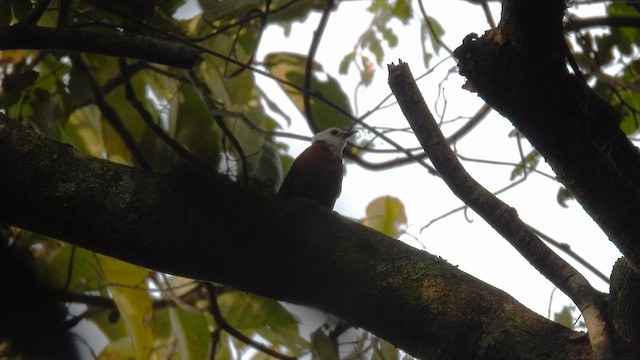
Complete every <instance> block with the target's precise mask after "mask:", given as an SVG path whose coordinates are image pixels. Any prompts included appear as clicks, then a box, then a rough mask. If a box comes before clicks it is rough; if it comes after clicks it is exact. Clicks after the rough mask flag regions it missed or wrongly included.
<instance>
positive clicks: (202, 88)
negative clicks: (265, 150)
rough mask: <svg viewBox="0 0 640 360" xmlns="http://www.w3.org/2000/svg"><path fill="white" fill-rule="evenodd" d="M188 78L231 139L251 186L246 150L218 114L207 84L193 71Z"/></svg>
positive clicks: (244, 180)
mask: <svg viewBox="0 0 640 360" xmlns="http://www.w3.org/2000/svg"><path fill="white" fill-rule="evenodd" d="M187 77H188V78H189V80H190V81H191V84H192V85H193V87H194V88H195V89H196V90H197V91H198V92H199V93H200V97H201V98H202V100H203V101H204V103H205V104H206V106H207V109H209V112H210V113H211V116H212V117H213V120H214V121H215V122H216V124H217V125H218V127H219V128H220V130H222V133H223V134H224V136H225V137H226V138H227V139H229V141H230V142H231V145H233V148H234V150H235V151H236V153H237V154H238V157H240V166H241V169H242V180H243V183H244V184H245V185H248V184H249V163H248V162H247V156H246V155H245V153H244V150H243V149H242V145H240V142H239V141H238V139H237V138H236V137H235V135H233V132H231V129H229V127H228V126H227V124H226V123H225V122H224V118H223V117H222V116H220V115H219V114H217V105H216V103H215V102H214V101H213V99H212V98H211V91H210V90H209V88H208V87H207V84H205V83H204V82H203V81H202V79H200V78H199V77H198V75H197V74H196V73H195V71H194V70H193V69H192V70H189V71H188V72H187Z"/></svg>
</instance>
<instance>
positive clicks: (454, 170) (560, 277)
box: [389, 63, 613, 359]
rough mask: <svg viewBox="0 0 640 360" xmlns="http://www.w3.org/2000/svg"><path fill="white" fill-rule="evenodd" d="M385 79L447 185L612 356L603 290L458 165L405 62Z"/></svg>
mask: <svg viewBox="0 0 640 360" xmlns="http://www.w3.org/2000/svg"><path fill="white" fill-rule="evenodd" d="M389 85H390V86H391V90H392V91H393V93H394V94H395V95H396V98H397V99H398V104H399V105H400V108H401V109H402V112H403V113H404V115H405V117H406V118H407V120H408V121H409V124H410V125H411V128H412V129H413V131H414V133H415V135H416V137H417V138H418V140H419V141H420V144H421V145H422V147H423V148H424V150H425V151H426V152H427V153H429V155H430V156H429V157H430V158H431V161H432V162H433V165H434V166H435V167H436V169H437V170H438V172H439V173H440V176H441V177H442V179H443V180H444V181H445V182H446V183H447V185H448V186H449V188H451V190H452V191H453V192H454V193H455V194H456V196H458V197H459V198H460V200H462V201H463V202H464V203H465V204H467V205H468V206H469V207H470V208H471V209H473V210H474V211H475V212H476V213H478V215H480V216H481V217H482V218H483V219H484V220H486V221H487V223H488V224H489V225H491V227H493V228H494V229H495V230H496V231H497V232H498V233H500V235H502V236H503V237H504V238H505V239H506V240H507V241H509V243H510V244H511V245H512V246H513V247H514V248H516V250H518V252H519V253H520V254H521V255H522V256H523V257H524V258H525V259H527V261H529V263H531V265H533V266H534V267H535V268H536V269H537V270H538V271H540V272H541V273H542V274H543V275H544V276H545V277H546V278H547V279H549V280H550V281H551V282H552V283H553V284H554V285H555V286H557V287H558V288H559V289H560V290H562V291H563V292H564V293H565V294H567V296H569V297H570V298H571V300H573V302H574V303H575V304H576V305H577V306H578V308H579V309H580V311H581V312H582V314H583V316H584V318H585V322H586V323H587V327H588V329H589V338H590V340H591V344H592V346H593V350H594V355H596V358H597V359H607V358H613V341H612V340H611V337H610V335H609V329H610V325H608V316H607V309H606V305H605V304H606V302H605V297H604V294H602V293H600V292H598V291H596V290H595V289H593V287H591V285H589V282H588V281H587V279H585V278H584V277H583V276H582V275H581V274H580V273H579V272H578V271H577V270H576V269H574V268H573V267H572V266H571V265H569V264H568V263H567V262H566V261H564V260H563V259H562V258H561V257H560V256H558V255H557V254H556V253H555V252H553V251H552V250H551V249H550V248H548V247H547V246H546V245H544V244H543V243H542V241H541V240H540V239H539V238H538V237H537V236H536V234H535V233H534V232H533V231H532V230H531V229H530V228H529V227H528V226H527V225H526V224H525V223H524V222H522V220H520V218H519V217H518V214H517V213H516V211H515V209H513V208H511V207H509V206H508V205H507V204H505V203H504V202H502V201H501V200H500V199H498V198H497V197H496V196H494V195H493V194H492V193H491V192H489V190H487V189H485V188H484V187H482V185H480V184H479V183H478V182H477V181H475V180H474V179H473V178H472V177H471V175H469V173H467V172H466V170H465V169H464V168H463V167H462V165H461V164H460V161H458V158H457V157H456V155H455V153H454V152H453V150H451V148H449V146H448V145H447V142H446V139H445V137H444V135H443V134H442V132H441V131H440V128H439V126H438V123H437V121H436V119H435V118H434V117H433V115H432V114H431V112H430V111H429V109H428V107H427V104H426V102H425V100H424V98H423V97H422V95H421V93H420V90H419V89H418V85H417V84H416V83H415V81H414V79H413V76H412V75H411V71H410V70H409V66H408V65H407V64H406V63H400V64H398V65H389Z"/></svg>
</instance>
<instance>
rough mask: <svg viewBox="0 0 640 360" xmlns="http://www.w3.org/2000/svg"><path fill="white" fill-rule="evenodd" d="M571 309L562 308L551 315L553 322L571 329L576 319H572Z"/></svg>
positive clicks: (570, 307) (567, 306)
mask: <svg viewBox="0 0 640 360" xmlns="http://www.w3.org/2000/svg"><path fill="white" fill-rule="evenodd" d="M572 309H573V307H572V306H570V305H566V306H563V307H562V309H561V310H560V311H559V312H557V313H555V314H553V321H555V322H557V323H558V324H561V325H564V326H566V327H568V328H569V329H573V324H574V323H575V321H576V319H575V318H574V317H573V313H572V312H571V311H572Z"/></svg>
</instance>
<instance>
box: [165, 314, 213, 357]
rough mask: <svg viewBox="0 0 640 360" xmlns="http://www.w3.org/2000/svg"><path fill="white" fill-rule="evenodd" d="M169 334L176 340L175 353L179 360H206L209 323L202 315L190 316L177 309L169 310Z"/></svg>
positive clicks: (209, 340) (209, 338) (208, 342)
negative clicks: (178, 355)
mask: <svg viewBox="0 0 640 360" xmlns="http://www.w3.org/2000/svg"><path fill="white" fill-rule="evenodd" d="M169 318H170V321H171V332H172V334H173V336H175V338H176V339H177V344H176V345H174V346H175V351H176V353H177V354H180V358H181V359H206V358H207V355H208V353H209V346H210V345H209V344H210V342H211V336H210V334H209V323H208V322H207V319H206V318H205V317H204V316H203V315H202V314H192V313H189V312H186V311H184V310H182V309H180V308H177V307H171V308H169Z"/></svg>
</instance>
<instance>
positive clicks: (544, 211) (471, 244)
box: [258, 0, 619, 316]
mask: <svg viewBox="0 0 640 360" xmlns="http://www.w3.org/2000/svg"><path fill="white" fill-rule="evenodd" d="M491 3H492V10H493V15H494V18H495V20H496V21H499V19H500V7H499V5H500V4H499V3H497V2H491ZM369 4H370V2H369V1H343V2H341V3H340V7H339V8H338V10H337V11H335V12H334V13H333V14H332V15H331V18H330V20H329V23H328V26H327V29H326V31H325V35H324V38H323V40H322V43H321V46H320V47H319V49H318V53H317V55H316V60H317V61H318V62H319V63H320V64H322V65H323V67H324V70H325V71H326V72H328V73H329V74H331V75H332V76H335V77H338V79H339V81H340V82H341V84H342V85H343V89H344V90H345V91H346V92H347V94H350V95H351V94H353V93H354V89H355V85H356V84H357V80H358V79H357V74H356V73H355V71H352V73H350V74H349V76H339V74H338V64H339V62H340V60H341V59H342V57H343V56H344V55H345V54H347V53H348V52H349V51H351V50H352V49H353V47H354V45H355V44H356V42H357V40H358V37H359V36H360V35H361V34H362V32H364V31H365V29H366V28H367V26H368V25H369V23H370V21H371V16H370V15H369V14H368V13H367V12H366V11H365V10H364V9H365V8H366V7H367V6H368V5H369ZM424 4H425V7H426V10H427V13H428V14H429V15H430V16H432V17H434V18H436V19H437V20H438V21H439V22H440V23H441V24H442V26H443V28H444V29H445V31H446V35H445V37H444V41H445V43H446V44H447V45H448V46H449V47H450V48H451V49H455V48H456V47H457V46H458V45H459V44H461V42H462V39H463V38H464V36H466V35H467V34H469V33H471V32H476V33H478V34H482V33H483V32H484V31H485V30H487V29H488V27H489V26H488V25H487V23H486V20H485V17H484V14H483V13H482V11H481V9H480V7H478V6H473V5H470V4H469V3H467V2H465V1H446V2H443V1H437V0H425V1H424ZM414 7H415V10H416V12H417V11H418V6H417V4H415V3H414ZM603 9H604V8H603V7H602V5H599V6H596V7H591V8H582V9H581V11H586V12H588V13H593V12H596V13H597V12H600V13H602V11H603ZM417 18H418V19H421V17H420V16H417ZM318 19H319V15H318V16H311V17H310V18H309V19H308V21H307V22H306V23H305V24H298V25H296V26H294V28H293V31H292V35H291V36H290V37H288V38H286V37H284V36H283V32H282V30H281V29H280V28H277V27H271V28H269V29H268V30H267V32H266V33H265V35H264V38H263V40H262V44H261V45H262V46H261V48H260V51H259V54H258V59H261V58H262V56H264V55H265V54H267V53H269V52H278V51H292V52H299V53H302V54H305V53H306V52H307V51H308V46H309V43H310V41H311V37H312V34H313V30H314V29H315V27H316V24H317V22H318ZM394 31H395V32H396V34H397V35H399V37H400V46H399V47H398V48H395V49H392V50H389V49H387V50H385V60H384V62H383V66H382V68H380V69H378V72H377V74H376V77H375V79H374V84H373V85H372V86H371V87H370V88H368V89H366V90H365V91H364V92H362V91H360V92H359V93H358V109H359V114H363V113H365V112H366V111H367V110H369V109H371V108H373V107H374V106H376V105H377V104H378V103H379V102H380V101H381V100H382V99H383V98H384V97H385V96H387V95H388V94H389V93H390V90H389V87H388V85H387V71H386V64H388V63H391V62H396V63H397V59H399V58H400V59H402V60H403V61H405V62H408V63H409V65H410V67H411V69H412V72H413V74H414V76H416V77H417V76H419V75H421V74H423V73H424V72H426V69H425V67H424V65H423V63H422V57H421V53H420V51H421V47H420V38H419V23H418V22H417V21H414V22H413V23H412V24H410V25H409V26H407V27H404V26H402V25H401V24H400V23H398V24H397V26H396V27H394ZM446 56H447V54H446V53H445V52H444V51H442V52H441V53H440V55H439V56H437V58H434V59H433V60H432V62H431V64H432V65H434V64H437V63H438V61H439V58H442V57H446ZM451 69H453V70H456V71H454V72H453V73H451V74H450V75H449V77H448V80H447V81H446V82H444V83H443V84H442V90H443V91H444V94H445V96H446V102H447V103H446V110H447V111H446V114H445V116H444V119H445V120H451V119H455V118H456V117H457V116H471V115H473V114H474V113H475V112H476V111H477V110H478V108H479V107H480V105H481V104H482V102H481V100H479V99H478V97H477V96H476V95H475V94H471V93H469V92H467V91H465V90H462V89H461V88H460V87H461V86H462V84H463V82H464V81H463V79H462V77H461V76H460V75H458V74H457V69H456V68H455V62H454V60H452V59H450V60H448V61H447V62H446V63H445V64H444V65H441V66H440V67H438V68H437V69H436V71H434V72H433V74H431V75H429V76H427V77H426V78H424V79H422V80H421V81H420V82H419V86H420V87H421V90H422V92H423V95H424V96H425V98H426V99H427V103H428V104H429V106H431V110H432V112H434V115H436V113H438V112H441V111H442V109H443V100H442V98H440V99H439V100H437V99H438V87H439V85H440V83H441V81H442V79H444V78H445V77H446V74H447V72H448V71H449V70H451ZM260 81H261V83H264V84H265V86H269V83H270V81H269V80H266V79H261V80H260ZM271 86H272V87H271V88H272V89H273V92H271V91H270V92H269V94H273V93H275V92H277V91H279V89H278V87H277V86H273V85H271ZM392 100H394V99H392ZM436 101H438V103H437V104H436ZM279 104H280V105H281V106H283V104H286V105H285V106H284V108H285V109H286V111H287V113H288V114H289V115H290V116H291V117H292V119H293V120H292V127H291V128H290V129H288V130H289V131H291V132H295V133H299V134H310V133H309V130H308V129H307V128H306V123H305V122H304V120H303V118H302V115H300V114H299V112H298V111H297V110H296V109H295V107H293V105H290V106H289V105H288V100H287V99H286V98H283V100H282V101H280V102H279ZM436 116H437V115H436ZM368 122H369V123H370V124H377V125H383V126H389V127H405V126H407V123H406V120H405V119H404V117H403V116H402V114H401V112H400V110H399V108H398V107H397V106H392V107H390V108H387V109H385V110H382V111H379V112H377V113H376V114H375V115H374V116H372V117H371V118H370V119H369V120H368ZM463 123H464V121H462V122H460V121H459V122H454V123H452V124H451V125H449V126H446V127H445V128H444V129H445V132H446V133H451V132H453V131H455V129H456V128H457V127H458V126H460V125H462V124H463ZM511 130H512V126H511V124H510V123H509V122H508V121H507V120H506V119H504V118H502V117H501V116H500V115H499V114H497V113H495V112H492V113H491V114H490V115H489V117H488V118H487V119H485V120H484V121H483V122H482V123H481V124H480V125H479V126H478V127H477V128H476V129H474V130H473V132H472V133H471V134H469V135H468V136H466V137H465V138H464V139H462V141H460V142H459V143H458V144H457V149H458V151H459V152H460V154H462V155H465V156H467V157H471V158H477V159H487V160H497V161H505V162H511V163H516V162H518V161H519V159H520V158H519V153H518V148H517V143H516V140H515V138H509V137H508V134H509V132H510V131H511ZM360 136H362V135H360ZM287 142H288V143H290V144H291V155H292V156H295V155H297V154H298V153H300V152H301V151H302V150H303V149H304V148H305V147H306V146H308V143H303V142H299V141H291V142H289V141H287ZM416 144H417V143H415V142H413V143H411V146H415V145H416ZM529 150H530V147H529V146H528V145H527V144H526V142H525V149H524V152H525V154H526V153H527V152H528V151H529ZM463 164H464V165H465V167H466V168H467V170H468V171H469V172H470V173H471V174H472V175H473V176H474V177H476V179H477V180H478V181H479V182H480V183H481V184H483V185H484V186H485V187H486V188H488V189H489V190H492V191H496V190H498V189H501V188H503V187H505V186H507V185H508V184H510V180H509V177H510V173H511V170H512V167H509V166H499V165H488V164H479V163H474V162H463ZM539 170H541V171H544V172H545V173H547V174H551V175H552V174H553V173H552V172H551V170H550V169H549V167H548V166H547V165H546V164H544V163H543V164H541V165H540V166H539ZM558 189H559V184H558V183H556V182H555V181H553V180H550V179H548V178H546V177H543V176H541V175H539V174H535V173H533V174H530V176H529V179H528V180H527V181H526V182H525V183H524V184H521V185H519V186H518V187H516V188H515V189H512V190H509V191H507V192H505V193H503V194H501V195H500V198H501V199H502V200H503V201H505V202H506V203H508V204H509V205H511V206H512V207H514V208H516V209H517V211H518V213H519V215H520V217H521V218H522V219H523V220H524V221H525V222H527V223H529V224H530V225H532V226H534V227H536V228H537V229H539V230H541V231H543V232H544V233H546V234H547V235H549V236H551V237H552V238H554V239H556V240H558V241H560V242H563V243H567V244H569V245H570V246H571V248H572V249H573V250H574V251H576V252H577V253H578V254H580V255H582V256H583V258H585V259H586V260H587V261H589V262H590V263H591V264H593V265H595V266H596V267H597V268H598V269H600V270H601V271H602V272H603V273H605V274H606V275H609V274H610V272H611V267H612V265H613V263H614V262H615V260H616V259H617V258H618V257H619V253H618V251H617V249H616V248H615V247H614V246H613V245H611V243H610V242H609V241H608V240H607V239H606V236H605V235H604V234H603V233H602V231H601V230H600V229H599V228H598V227H597V226H596V225H595V224H594V223H593V222H592V221H591V219H590V218H589V217H588V215H586V214H585V213H584V211H583V210H582V208H581V207H580V206H579V205H578V204H577V203H576V202H575V201H570V202H569V205H570V206H569V208H568V209H563V208H561V207H560V206H559V205H558V204H557V202H556V193H557V190H558ZM382 195H391V196H394V197H398V198H399V199H400V200H401V201H402V202H403V203H404V204H405V206H406V211H407V215H408V219H409V223H410V226H409V228H408V229H407V233H408V235H406V236H403V237H402V240H403V241H405V242H407V243H408V244H411V245H413V246H416V247H418V248H424V249H425V250H426V251H428V252H430V253H432V254H434V255H438V256H441V257H442V258H444V259H446V260H447V261H449V262H450V263H452V264H454V265H457V266H459V267H460V268H461V269H462V270H464V271H466V272H468V273H470V274H472V275H474V276H476V277H478V278H479V279H481V280H483V281H485V282H487V283H490V284H492V285H494V286H496V287H498V288H500V289H502V290H504V291H506V292H507V293H509V294H511V295H512V296H513V297H515V298H516V299H517V300H518V301H520V302H521V303H523V304H524V305H526V306H527V307H529V308H530V309H532V310H534V311H536V312H537V313H539V314H541V315H544V316H547V313H548V310H549V302H550V296H551V292H552V290H553V288H554V287H553V285H551V284H550V283H549V282H548V281H547V280H546V279H545V278H543V277H542V276H541V275H540V274H539V273H538V271H537V270H535V269H534V268H533V267H531V266H530V265H529V264H528V263H527V262H526V261H525V260H523V259H522V257H521V256H520V255H519V254H518V253H517V252H516V251H515V250H514V249H513V248H512V247H511V246H510V245H509V244H508V243H507V241H506V240H504V239H503V238H502V237H501V236H500V235H499V234H497V233H496V232H495V231H494V230H493V229H491V228H490V227H489V226H488V225H487V224H486V223H485V222H484V221H483V220H482V219H481V218H480V217H479V216H477V215H476V214H475V213H472V212H469V213H468V218H469V219H471V220H472V222H468V221H467V220H466V219H465V216H464V213H463V212H457V213H455V214H453V215H451V216H449V217H447V218H445V219H443V220H440V221H438V222H436V223H435V224H433V225H431V226H430V227H428V228H427V229H425V230H424V231H423V232H422V233H421V232H420V228H421V227H423V226H424V225H426V224H427V223H429V222H430V221H431V220H432V219H434V218H436V217H438V216H440V215H442V214H444V213H446V212H448V211H450V210H452V209H454V208H456V207H458V206H460V205H461V204H462V203H461V202H460V201H459V200H458V199H457V198H456V197H455V196H454V195H453V194H452V193H451V191H450V190H449V189H448V188H447V187H446V185H444V184H443V182H442V181H441V180H440V179H438V178H435V177H433V176H431V175H429V174H428V173H427V172H426V171H425V170H424V169H423V168H422V167H420V166H418V165H412V166H405V167H401V168H396V169H392V170H390V171H384V172H372V171H367V170H364V169H362V168H360V167H359V166H357V165H353V164H351V165H349V166H348V168H347V175H346V177H345V179H344V185H343V192H342V196H341V198H340V199H339V200H338V202H337V204H336V211H338V212H340V213H341V214H343V215H344V216H347V217H351V218H355V219H359V218H362V217H363V216H364V211H365V208H366V206H367V204H368V203H369V202H370V201H371V200H373V199H374V198H376V197H378V196H382ZM561 255H563V254H561ZM575 266H576V267H578V269H579V270H580V271H582V272H583V273H584V274H585V276H586V277H587V278H588V279H589V280H590V281H591V282H592V284H593V285H594V286H595V287H597V288H598V289H600V290H602V291H608V286H607V285H606V284H605V283H604V282H603V281H601V280H599V279H598V278H597V277H595V276H592V275H591V273H589V272H588V271H586V270H584V269H583V268H582V267H581V266H579V265H575ZM568 304H570V300H569V299H568V298H567V297H566V296H564V295H563V294H561V293H560V292H558V291H556V292H555V294H554V298H553V302H552V307H551V309H552V314H553V312H555V311H559V310H560V309H561V308H562V306H565V305H568Z"/></svg>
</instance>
